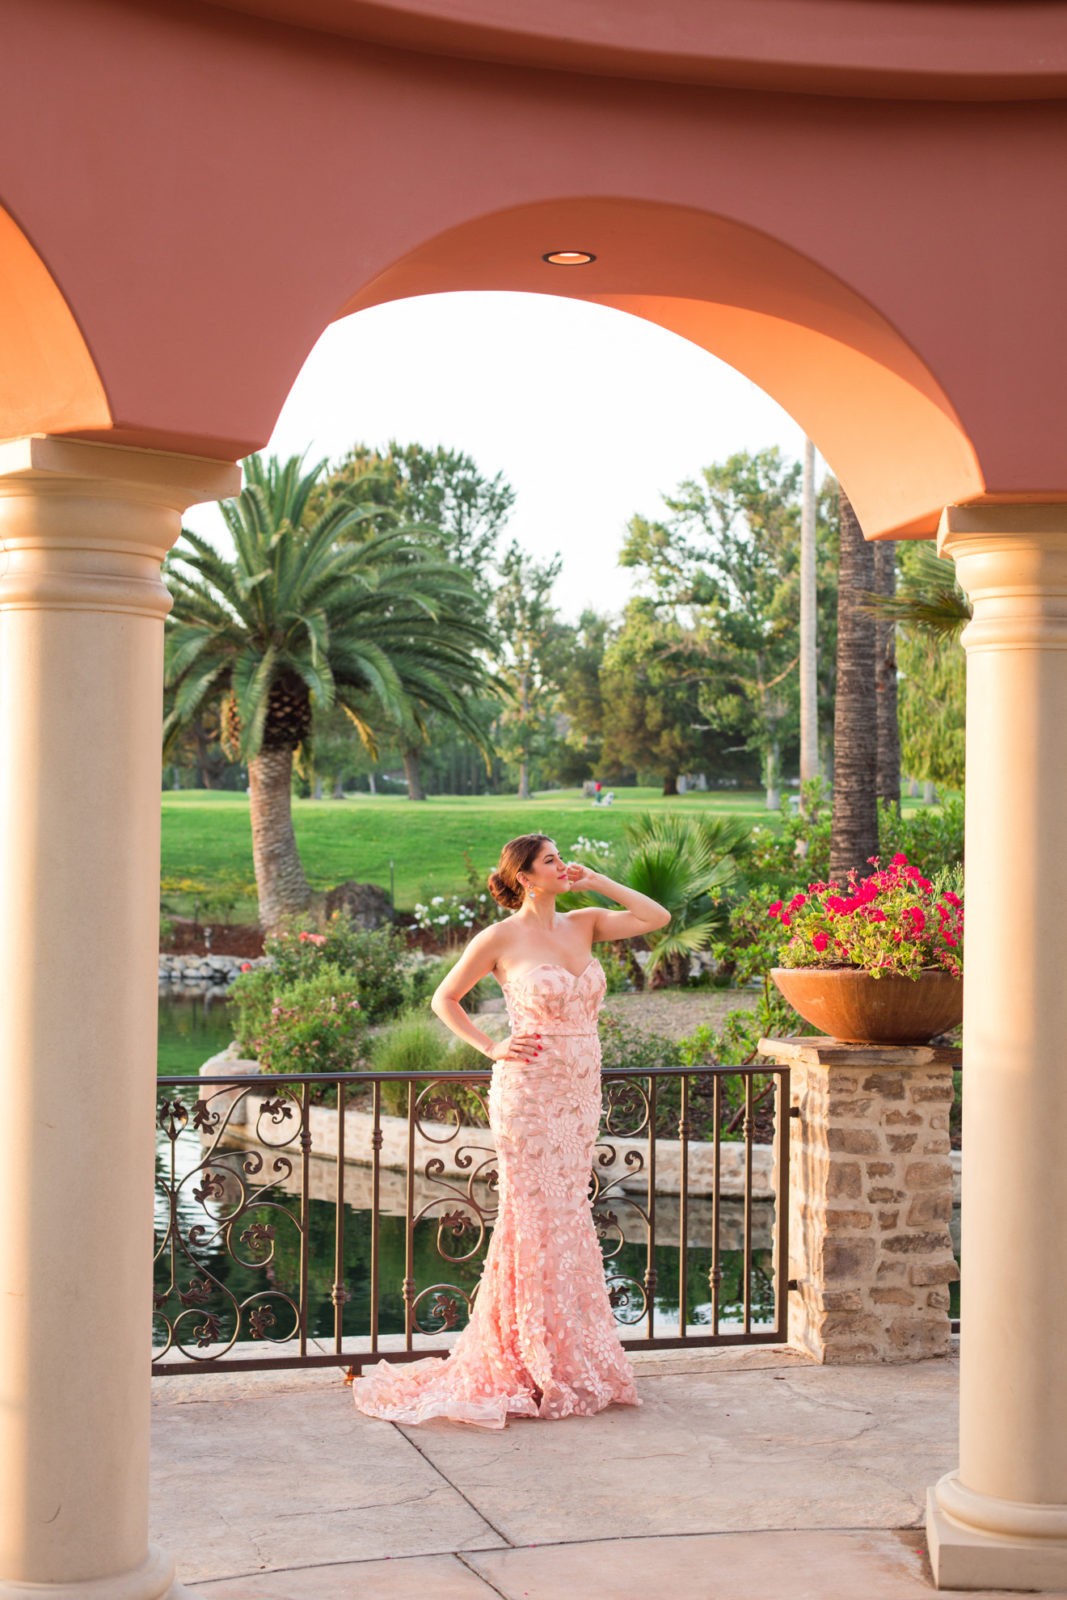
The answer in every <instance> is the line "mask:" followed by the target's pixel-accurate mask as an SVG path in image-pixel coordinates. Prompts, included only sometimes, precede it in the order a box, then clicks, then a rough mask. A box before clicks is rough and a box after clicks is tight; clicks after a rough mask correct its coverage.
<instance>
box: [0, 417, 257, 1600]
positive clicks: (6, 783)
mask: <svg viewBox="0 0 1067 1600" xmlns="http://www.w3.org/2000/svg"><path fill="white" fill-rule="evenodd" d="M236 483H237V469H236V468H234V467H232V466H228V465H225V464H222V463H218V462H210V461H202V460H198V459H196V458H193V457H187V456H173V455H163V454H159V453H156V452H154V451H140V450H126V449H119V448H116V447H113V446H107V445H96V444H83V443H78V442H74V441H68V440H58V439H50V438H32V439H21V440H14V441H10V442H8V443H5V444H0V1085H2V1092H0V1600H31V1596H32V1597H33V1600H159V1597H161V1596H164V1595H171V1596H176V1595H178V1594H180V1593H181V1592H182V1591H181V1589H180V1587H179V1586H178V1585H176V1584H174V1583H173V1563H172V1561H171V1559H170V1558H169V1557H168V1556H166V1555H164V1553H163V1552H162V1551H159V1550H156V1549H150V1548H149V1546H148V1516H147V1490H148V1420H149V1358H150V1352H149V1325H150V1289H151V1216H152V1186H153V1121H154V1092H155V1083H154V1081H155V1049H156V1033H155V1030H156V983H157V978H156V964H157V949H158V914H159V910H158V906H159V901H158V895H159V815H160V721H161V701H162V670H161V664H162V634H163V618H164V616H165V614H166V612H167V610H168V609H169V598H168V596H167V592H166V590H165V588H164V586H163V583H162V581H161V579H160V572H159V563H160V560H161V559H162V557H163V555H164V554H165V552H166V551H167V549H168V548H169V546H170V545H171V544H173V542H174V540H175V539H176V538H177V536H178V533H179V530H180V519H181V511H182V510H183V509H184V508H185V507H186V506H188V505H191V504H193V503H195V502H197V501H200V500H206V499H213V498H216V497H218V496H221V495H224V494H230V493H233V492H234V489H235V487H236Z"/></svg>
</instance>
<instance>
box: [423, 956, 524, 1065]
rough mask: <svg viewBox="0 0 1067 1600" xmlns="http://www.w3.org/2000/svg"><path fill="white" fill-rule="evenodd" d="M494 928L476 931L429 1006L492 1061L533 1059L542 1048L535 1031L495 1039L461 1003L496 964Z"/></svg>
mask: <svg viewBox="0 0 1067 1600" xmlns="http://www.w3.org/2000/svg"><path fill="white" fill-rule="evenodd" d="M495 932H496V930H495V929H494V928H484V929H483V930H482V932H481V933H476V934H475V936H474V938H473V939H472V940H471V942H470V944H468V946H467V948H466V949H465V950H464V952H463V954H462V955H461V956H460V958H459V960H458V961H457V962H456V964H455V966H454V967H453V968H452V969H451V971H450V972H448V973H446V975H445V976H444V978H442V980H441V982H440V983H439V984H438V985H437V988H436V989H435V990H434V992H433V998H432V999H431V1001H430V1009H431V1011H433V1013H434V1015H435V1016H438V1017H440V1019H441V1021H442V1022H443V1023H444V1024H445V1027H446V1028H451V1030H452V1032H453V1033H454V1034H457V1035H458V1037H459V1038H460V1039H464V1040H465V1041H466V1042H467V1044H472V1045H473V1046H474V1048H475V1049H476V1050H480V1051H481V1052H482V1054H483V1055H486V1056H488V1057H489V1059H490V1060H491V1061H502V1060H503V1059H504V1058H505V1057H507V1058H509V1059H510V1060H512V1061H515V1060H519V1061H532V1060H533V1059H534V1057H535V1056H536V1055H537V1054H538V1053H539V1051H540V1049H541V1045H540V1041H539V1039H538V1037H537V1036H536V1035H535V1034H512V1035H511V1036H510V1038H507V1039H504V1040H501V1041H500V1042H499V1043H498V1042H497V1041H496V1040H495V1039H490V1037H489V1035H488V1034H486V1033H483V1032H482V1030H481V1028H479V1027H478V1025H477V1023H475V1022H474V1020H473V1019H472V1018H471V1017H470V1016H469V1015H468V1014H467V1012H466V1011H465V1010H464V1009H463V1007H462V1006H461V1005H460V1001H461V1000H462V999H463V996H464V995H465V994H469V993H470V991H471V990H472V989H473V988H474V985H475V984H476V983H477V982H478V981H479V980H480V979H481V978H487V977H488V976H489V974H490V973H491V972H492V970H493V968H494V967H495V966H496V957H497V941H496V940H495V939H494V937H493V935H494V933H495Z"/></svg>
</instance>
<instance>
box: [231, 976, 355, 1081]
mask: <svg viewBox="0 0 1067 1600" xmlns="http://www.w3.org/2000/svg"><path fill="white" fill-rule="evenodd" d="M256 975H257V976H258V974H256ZM244 976H245V977H246V978H250V977H252V976H253V974H252V973H246V974H245V975H244ZM242 1023H243V1013H242ZM365 1029H366V1023H365V1020H364V1017H363V1013H362V1011H361V1009H360V1003H359V987H358V984H357V983H356V982H355V981H354V980H353V979H352V978H351V977H349V976H347V975H346V974H345V973H343V972H342V971H341V970H340V968H338V967H333V966H329V965H324V966H322V967H320V968H319V970H318V971H317V972H315V973H314V975H313V976H311V977H304V978H298V979H296V980H295V981H294V982H292V983H288V984H285V985H284V986H282V987H280V988H279V989H277V990H276V991H275V993H274V995H273V997H272V1003H271V1006H270V1011H269V1016H268V1017H267V1018H266V1021H265V1026H263V1027H262V1029H261V1031H260V1032H259V1033H258V1034H256V1035H255V1036H254V1037H253V1038H251V1039H250V1040H249V1041H248V1047H249V1049H250V1052H251V1054H252V1055H253V1056H254V1058H255V1059H256V1060H257V1061H258V1062H259V1064H260V1067H261V1068H262V1069H263V1071H264V1072H277V1073H281V1074H284V1073H287V1072H326V1073H340V1072H352V1071H355V1070H356V1068H357V1067H358V1065H359V1060H360V1052H361V1047H362V1044H363V1036H364V1033H365Z"/></svg>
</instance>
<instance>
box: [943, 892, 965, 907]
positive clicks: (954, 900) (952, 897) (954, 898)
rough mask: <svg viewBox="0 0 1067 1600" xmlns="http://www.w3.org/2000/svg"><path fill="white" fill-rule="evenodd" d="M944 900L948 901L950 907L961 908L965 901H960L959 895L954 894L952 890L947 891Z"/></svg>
mask: <svg viewBox="0 0 1067 1600" xmlns="http://www.w3.org/2000/svg"><path fill="white" fill-rule="evenodd" d="M943 898H944V899H945V900H947V901H948V903H949V905H950V906H961V905H962V904H963V901H962V900H961V899H960V897H959V895H958V894H953V893H952V890H951V889H946V890H945V893H944V896H943Z"/></svg>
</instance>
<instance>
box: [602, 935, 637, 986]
mask: <svg viewBox="0 0 1067 1600" xmlns="http://www.w3.org/2000/svg"><path fill="white" fill-rule="evenodd" d="M593 953H594V955H595V956H596V958H597V960H598V961H599V962H600V965H601V966H602V967H603V969H604V978H605V981H606V982H607V986H608V987H607V992H608V994H628V993H629V992H630V991H631V990H633V989H636V988H639V987H640V981H641V969H640V967H639V966H638V964H637V962H636V961H635V960H634V957H633V951H632V949H631V948H630V946H629V945H628V944H598V945H597V947H596V950H595V951H594V952H593Z"/></svg>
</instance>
